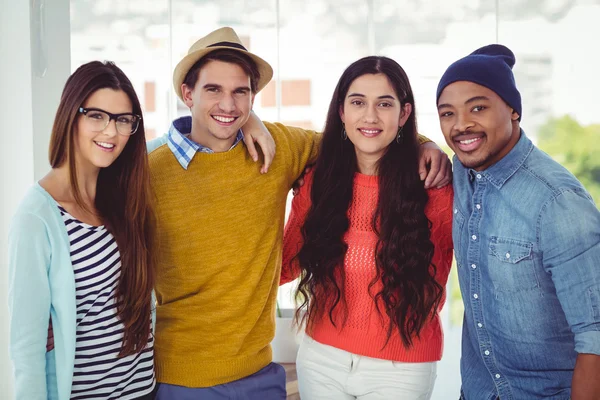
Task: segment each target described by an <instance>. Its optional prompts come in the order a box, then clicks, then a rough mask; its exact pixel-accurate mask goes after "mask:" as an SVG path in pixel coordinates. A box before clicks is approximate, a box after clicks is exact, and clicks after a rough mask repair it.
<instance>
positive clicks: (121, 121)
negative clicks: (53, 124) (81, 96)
mask: <svg viewBox="0 0 600 400" xmlns="http://www.w3.org/2000/svg"><path fill="white" fill-rule="evenodd" d="M78 111H79V113H81V114H83V115H84V116H85V120H86V122H87V123H88V125H89V127H90V129H91V130H92V132H102V131H103V130H104V129H106V127H107V126H108V124H110V121H111V120H113V119H114V120H115V125H116V126H117V132H119V133H120V134H121V135H125V136H130V135H133V134H134V133H135V132H136V131H137V129H138V127H139V126H140V120H141V119H142V117H141V116H139V115H136V114H133V113H122V114H113V113H109V112H108V111H104V110H101V109H99V108H83V107H79V110H78Z"/></svg>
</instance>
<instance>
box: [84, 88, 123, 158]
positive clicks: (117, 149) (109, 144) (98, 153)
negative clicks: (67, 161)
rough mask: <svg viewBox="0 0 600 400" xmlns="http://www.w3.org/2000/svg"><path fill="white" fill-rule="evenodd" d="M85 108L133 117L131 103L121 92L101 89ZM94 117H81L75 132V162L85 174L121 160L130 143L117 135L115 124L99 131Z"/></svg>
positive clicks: (113, 122) (89, 114) (94, 94)
mask: <svg viewBox="0 0 600 400" xmlns="http://www.w3.org/2000/svg"><path fill="white" fill-rule="evenodd" d="M82 107H83V108H86V109H100V110H104V111H108V112H110V113H113V114H121V113H131V112H132V106H131V101H130V100H129V97H128V96H127V94H126V93H125V92H124V91H122V90H113V89H108V88H105V89H99V90H96V91H95V92H94V93H92V95H91V96H89V97H88V98H87V99H86V101H85V102H84V104H83V105H82ZM93 117H94V115H92V113H88V115H83V114H79V116H78V119H77V124H76V132H75V162H76V163H77V164H78V169H80V168H82V169H83V170H90V169H99V168H106V167H108V166H110V165H111V164H112V163H113V162H114V161H115V160H116V159H117V157H119V155H120V154H121V152H122V151H123V149H124V148H125V145H126V144H127V142H128V141H129V136H128V135H121V134H119V133H118V132H117V126H116V125H115V123H116V122H115V121H114V120H112V121H110V123H109V124H108V126H106V128H104V129H103V130H101V131H99V132H98V131H97V127H98V124H97V121H95V120H93V119H92V118H93Z"/></svg>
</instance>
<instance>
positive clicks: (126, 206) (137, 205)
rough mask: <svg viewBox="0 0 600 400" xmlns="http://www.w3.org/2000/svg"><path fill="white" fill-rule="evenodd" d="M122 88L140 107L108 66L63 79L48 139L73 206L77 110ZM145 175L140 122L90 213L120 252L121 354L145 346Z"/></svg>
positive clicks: (148, 291) (148, 250) (151, 220)
mask: <svg viewBox="0 0 600 400" xmlns="http://www.w3.org/2000/svg"><path fill="white" fill-rule="evenodd" d="M104 88H110V89H113V90H122V91H123V92H125V94H127V96H128V97H129V100H130V101H131V105H132V108H133V113H134V114H137V115H142V109H141V106H140V102H139V100H138V97H137V95H136V93H135V90H134V89H133V85H132V84H131V82H130V81H129V79H128V78H127V76H126V75H125V74H124V73H123V71H121V69H120V68H119V67H117V66H116V65H115V64H114V63H112V62H104V63H102V62H100V61H92V62H90V63H87V64H84V65H82V66H81V67H79V68H78V69H77V70H76V71H75V72H74V73H73V74H72V75H71V76H70V77H69V79H68V80H67V83H66V84H65V88H64V89H63V93H62V96H61V99H60V104H59V106H58V110H57V111H56V117H55V119H54V126H53V127H52V137H51V139H50V151H49V153H50V154H49V155H50V165H51V166H52V168H57V167H60V166H62V165H63V164H64V163H65V162H67V163H69V164H68V165H69V176H70V185H71V190H72V191H73V196H74V198H75V201H76V202H77V204H78V205H79V206H80V207H82V208H83V209H88V207H87V206H86V205H85V204H84V201H83V197H82V195H81V191H80V188H79V185H78V184H77V168H76V164H75V134H76V126H77V125H76V123H77V119H78V118H81V114H79V113H78V110H79V107H81V106H83V104H84V102H85V101H86V99H87V98H88V97H89V96H91V95H92V94H93V93H94V92H96V91H97V90H99V89H104ZM152 196H153V194H152V190H151V187H150V171H149V165H148V156H147V150H146V138H145V131H144V120H143V119H142V120H141V121H140V125H139V127H138V130H137V131H136V132H135V133H134V134H133V135H132V136H131V138H129V140H128V141H127V144H126V145H125V148H124V149H123V151H122V153H121V154H120V155H119V157H118V158H117V159H116V160H115V161H114V162H113V163H112V164H111V165H110V166H108V167H106V168H102V169H101V170H100V173H99V175H98V182H97V184H96V198H95V200H94V207H95V210H91V211H94V212H96V213H97V214H98V216H99V217H100V218H101V219H102V222H103V223H104V225H105V226H106V228H107V229H108V231H109V232H110V233H111V234H112V235H113V236H114V237H115V240H116V242H117V246H118V247H119V251H120V253H121V275H120V278H119V282H118V286H117V291H116V293H117V315H118V317H119V319H120V320H121V321H122V322H123V325H124V326H125V331H124V338H123V344H122V346H121V351H120V353H119V355H120V356H126V355H129V354H134V353H139V352H141V351H142V350H144V348H145V347H146V345H147V343H148V336H149V335H150V332H151V326H150V319H149V317H150V314H151V312H152V307H153V304H151V301H152V300H151V299H152V289H153V287H154V266H155V264H156V259H155V257H154V253H153V251H152V248H153V241H154V240H155V226H156V223H155V216H154V211H153V205H152V198H153V197H152Z"/></svg>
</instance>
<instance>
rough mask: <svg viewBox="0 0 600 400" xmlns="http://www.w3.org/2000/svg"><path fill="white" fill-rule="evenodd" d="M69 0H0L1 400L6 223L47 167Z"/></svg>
mask: <svg viewBox="0 0 600 400" xmlns="http://www.w3.org/2000/svg"><path fill="white" fill-rule="evenodd" d="M70 60H71V50H70V16H69V0H26V1H14V0H0V138H1V140H2V142H1V143H0V187H1V191H2V195H1V196H0V397H1V398H2V399H6V400H10V399H12V398H13V395H12V393H13V388H12V366H11V363H10V359H9V355H8V308H7V294H8V283H7V281H8V279H7V277H8V271H7V252H6V245H7V234H8V223H9V221H10V218H11V216H12V214H13V213H14V211H15V209H16V206H17V205H18V203H19V201H20V199H21V198H22V196H23V194H24V193H25V191H26V190H27V188H29V186H31V184H32V183H33V182H35V181H36V180H38V179H40V178H41V177H42V176H43V175H44V174H45V173H46V172H47V171H48V168H49V164H48V155H47V154H48V141H49V138H50V132H51V129H52V122H53V119H54V113H55V112H56V108H57V106H58V101H59V98H60V94H61V92H62V88H63V86H64V83H65V81H66V79H67V77H68V76H69V73H70V69H71V66H70V62H71V61H70Z"/></svg>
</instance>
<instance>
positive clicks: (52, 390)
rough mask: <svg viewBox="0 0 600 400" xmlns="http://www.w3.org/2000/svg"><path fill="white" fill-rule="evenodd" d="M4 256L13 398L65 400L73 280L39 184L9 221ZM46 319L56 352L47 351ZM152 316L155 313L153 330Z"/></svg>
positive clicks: (61, 231) (57, 218) (56, 214)
mask: <svg viewBox="0 0 600 400" xmlns="http://www.w3.org/2000/svg"><path fill="white" fill-rule="evenodd" d="M8 257H9V263H8V271H9V281H8V282H9V283H8V284H9V287H8V304H9V313H10V348H9V351H10V357H11V359H12V362H13V367H14V387H15V399H16V400H46V399H48V400H68V399H69V398H70V397H71V383H72V380H73V367H74V363H75V333H76V325H75V324H76V304H75V277H74V274H73V266H72V264H71V256H70V243H69V237H68V234H67V230H66V228H65V224H64V222H63V219H62V216H61V215H60V211H59V210H58V207H57V204H56V202H55V201H54V199H53V198H52V197H51V196H50V195H49V194H48V192H46V191H45V190H44V189H43V188H42V187H41V186H40V185H39V184H37V183H36V184H35V185H34V186H33V187H32V188H30V189H29V191H28V192H27V194H26V195H25V198H24V199H23V201H22V202H21V204H20V205H19V208H18V209H17V212H16V214H15V216H14V217H13V220H12V222H11V226H10V229H9V236H8ZM49 316H51V317H52V328H53V330H54V350H52V351H50V352H46V342H47V337H48V333H47V332H48V317H49ZM154 318H155V315H154V313H153V314H152V321H153V326H154Z"/></svg>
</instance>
